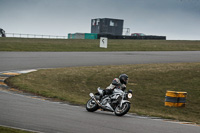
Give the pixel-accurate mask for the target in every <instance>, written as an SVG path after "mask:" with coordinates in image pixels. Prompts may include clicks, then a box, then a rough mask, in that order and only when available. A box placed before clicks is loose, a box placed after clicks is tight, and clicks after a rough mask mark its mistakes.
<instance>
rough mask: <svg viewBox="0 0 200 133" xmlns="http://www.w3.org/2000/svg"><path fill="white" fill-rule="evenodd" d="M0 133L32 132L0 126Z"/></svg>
mask: <svg viewBox="0 0 200 133" xmlns="http://www.w3.org/2000/svg"><path fill="white" fill-rule="evenodd" d="M0 133H32V132H28V131H23V130H19V129H13V128H8V127H2V126H0Z"/></svg>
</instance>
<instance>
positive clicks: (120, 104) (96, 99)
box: [86, 87, 132, 116]
mask: <svg viewBox="0 0 200 133" xmlns="http://www.w3.org/2000/svg"><path fill="white" fill-rule="evenodd" d="M97 90H98V92H97V93H96V94H93V93H90V94H89V95H90V97H91V98H90V99H89V100H88V102H87V104H86V110H87V111H89V112H94V111H96V110H98V109H101V110H102V111H110V112H114V113H115V115H116V116H123V115H125V114H126V113H127V112H128V111H129V109H130V104H131V103H130V101H128V99H130V98H132V90H128V91H122V90H121V89H114V90H113V93H112V94H111V95H105V96H103V97H102V94H103V89H101V88H100V87H99V88H97Z"/></svg>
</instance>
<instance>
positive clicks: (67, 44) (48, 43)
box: [0, 38, 200, 51]
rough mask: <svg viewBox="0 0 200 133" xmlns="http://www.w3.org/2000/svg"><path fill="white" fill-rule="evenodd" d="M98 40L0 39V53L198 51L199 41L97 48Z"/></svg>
mask: <svg viewBox="0 0 200 133" xmlns="http://www.w3.org/2000/svg"><path fill="white" fill-rule="evenodd" d="M99 43H100V42H99V39H96V40H77V39H74V40H73V39H30V38H29V39H25V38H0V51H199V50H200V41H175V40H112V39H109V40H108V48H107V49H105V48H99Z"/></svg>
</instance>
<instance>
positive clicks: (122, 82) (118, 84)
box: [103, 74, 128, 96]
mask: <svg viewBox="0 0 200 133" xmlns="http://www.w3.org/2000/svg"><path fill="white" fill-rule="evenodd" d="M127 83H128V75H126V74H121V75H120V76H119V78H114V80H113V81H112V83H111V84H110V85H109V86H108V87H107V88H106V89H105V90H103V96H104V95H111V94H112V92H113V90H114V89H121V90H123V91H124V90H125V89H126V84H127Z"/></svg>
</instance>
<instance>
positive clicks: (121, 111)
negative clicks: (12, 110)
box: [115, 103, 131, 116]
mask: <svg viewBox="0 0 200 133" xmlns="http://www.w3.org/2000/svg"><path fill="white" fill-rule="evenodd" d="M130 107H131V106H130V103H124V104H123V105H122V107H121V108H120V105H118V106H117V107H116V108H115V115H117V116H123V115H125V114H126V113H127V112H128V111H129V109H130Z"/></svg>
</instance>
